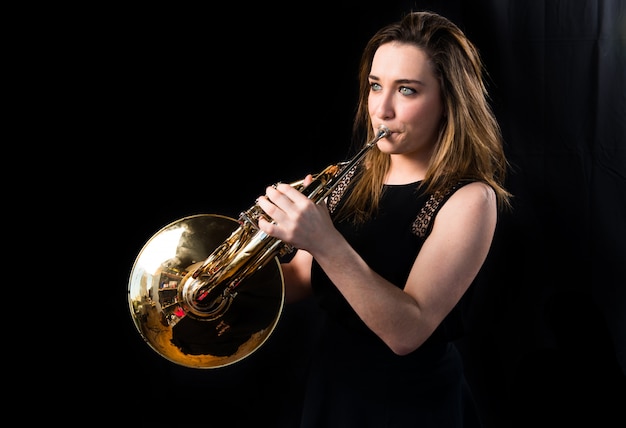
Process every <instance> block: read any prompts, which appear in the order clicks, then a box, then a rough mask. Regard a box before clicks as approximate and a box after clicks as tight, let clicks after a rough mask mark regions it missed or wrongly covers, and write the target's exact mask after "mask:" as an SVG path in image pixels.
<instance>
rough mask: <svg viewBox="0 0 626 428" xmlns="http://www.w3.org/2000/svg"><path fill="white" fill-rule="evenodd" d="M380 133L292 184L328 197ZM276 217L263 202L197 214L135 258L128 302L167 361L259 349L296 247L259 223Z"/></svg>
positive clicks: (204, 363)
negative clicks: (234, 214)
mask: <svg viewBox="0 0 626 428" xmlns="http://www.w3.org/2000/svg"><path fill="white" fill-rule="evenodd" d="M389 134H390V131H389V129H388V128H387V127H385V126H381V127H380V128H379V130H378V132H377V134H376V136H375V137H374V138H373V139H372V140H371V141H369V142H368V143H367V144H366V145H365V146H363V147H362V148H361V150H360V151H359V152H358V153H357V154H356V155H355V156H354V157H353V158H352V159H350V160H348V161H345V162H340V163H337V164H333V165H330V166H328V167H326V168H325V169H324V170H323V171H322V172H320V173H319V174H317V175H314V176H313V181H312V182H311V183H310V184H309V185H307V186H304V185H303V181H298V182H294V183H291V186H293V187H294V188H296V189H298V190H299V191H300V192H301V193H302V194H304V195H306V196H307V197H308V198H309V199H311V200H313V201H314V202H315V203H319V202H321V201H323V200H324V199H325V198H326V197H327V196H328V195H329V194H330V193H331V192H332V191H333V190H334V189H335V188H336V186H337V185H338V184H339V183H340V182H341V180H342V178H344V176H345V175H346V174H347V173H348V172H350V171H351V170H352V169H354V167H355V166H356V165H357V164H358V163H360V162H361V160H362V159H363V157H364V155H365V153H366V152H367V151H368V150H369V149H370V148H371V147H373V146H374V145H375V144H376V143H377V142H378V140H380V139H381V138H384V137H386V136H388V135H389ZM261 217H263V218H265V219H267V220H268V221H272V220H271V219H270V218H269V217H268V216H267V215H266V214H265V213H264V212H263V210H262V209H261V208H260V207H259V206H258V205H256V204H255V205H253V206H252V207H251V208H249V209H248V210H246V211H243V212H242V213H241V214H240V215H239V218H238V219H234V218H230V217H227V216H223V215H216V214H198V215H192V216H188V217H184V218H182V219H179V220H176V221H174V222H172V223H170V224H168V225H166V226H165V227H163V228H162V229H160V230H159V231H158V232H157V233H156V234H154V235H153V236H152V237H151V238H150V239H149V240H148V241H147V242H146V243H145V245H144V246H143V248H142V249H141V251H140V252H139V254H138V256H137V258H136V259H135V262H134V264H133V267H132V270H131V273H130V277H129V281H128V303H129V309H130V312H131V317H132V319H133V322H134V325H135V327H136V328H137V330H138V332H139V334H140V335H141V337H142V338H143V340H144V341H145V342H146V343H147V344H148V345H149V346H150V347H151V348H152V349H153V350H154V351H156V352H157V353H158V354H160V355H161V356H162V357H164V358H166V359H167V360H169V361H171V362H173V363H175V364H178V365H181V366H186V367H191V368H202V369H205V368H218V367H224V366H227V365H230V364H233V363H235V362H238V361H240V360H242V359H243V358H246V357H248V356H249V355H251V354H252V353H254V352H255V351H256V350H257V349H258V348H260V347H261V346H262V345H263V344H264V343H265V342H266V341H267V339H268V338H269V337H270V335H271V334H272V332H273V331H274V329H275V327H276V325H277V324H278V321H279V319H280V315H281V313H282V310H283V302H284V295H285V288H284V287H285V284H284V278H283V274H282V270H281V266H280V257H282V256H285V255H287V254H289V253H290V252H292V251H293V250H294V248H293V247H291V246H290V245H288V244H286V243H285V242H283V241H281V240H279V239H276V238H273V237H271V236H269V235H267V234H265V233H264V232H262V231H261V230H260V229H259V228H258V220H259V218H261Z"/></svg>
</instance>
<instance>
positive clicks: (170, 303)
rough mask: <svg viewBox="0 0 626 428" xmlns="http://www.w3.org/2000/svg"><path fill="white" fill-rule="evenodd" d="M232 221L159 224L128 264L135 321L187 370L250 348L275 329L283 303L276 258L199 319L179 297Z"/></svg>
mask: <svg viewBox="0 0 626 428" xmlns="http://www.w3.org/2000/svg"><path fill="white" fill-rule="evenodd" d="M238 226H239V222H238V221H237V220H235V219H233V218H230V217H226V216H221V215H214V214H199V215H194V216H189V217H185V218H182V219H179V220H177V221H174V222H172V223H170V224H168V225H167V226H165V227H163V228H162V229H161V230H160V231H158V232H157V233H156V234H155V235H153V236H152V238H150V239H149V240H148V241H147V243H146V244H145V245H144V247H143V248H142V250H141V251H140V253H139V255H138V256H137V258H136V260H135V263H134V265H133V267H132V270H131V274H130V277H129V278H130V279H129V284H128V303H129V306H130V313H131V317H132V319H133V322H134V325H135V327H136V328H137V330H138V331H139V333H140V335H141V336H142V338H143V339H144V340H145V341H146V342H147V343H148V345H150V347H151V348H152V349H153V350H155V351H156V352H157V353H158V354H160V355H161V356H163V357H165V358H166V359H168V360H170V361H171V362H173V363H176V364H179V365H182V366H186V367H191V368H218V367H223V366H227V365H230V364H233V363H235V362H237V361H240V360H242V359H243V358H245V357H247V356H249V355H250V354H252V353H253V352H255V351H256V350H257V349H258V348H259V347H261V345H262V344H263V343H265V342H266V340H267V339H268V338H269V337H270V335H271V334H272V332H273V331H274V329H275V327H276V325H277V324H278V320H279V318H280V314H281V312H282V309H283V302H284V294H285V288H284V278H283V274H282V270H281V267H280V262H279V260H278V258H277V257H274V259H273V260H272V261H270V262H269V263H267V264H265V265H264V266H263V267H262V268H260V269H258V270H257V271H256V272H254V273H253V274H252V275H251V276H249V277H247V278H246V279H245V280H243V281H242V282H241V284H240V285H238V286H237V289H236V293H233V294H232V295H230V296H229V301H228V308H227V310H224V311H222V312H219V313H218V315H217V316H210V317H208V316H207V317H204V316H203V314H202V312H197V311H196V312H194V311H193V307H192V306H193V305H192V303H193V302H188V301H187V300H186V295H187V294H185V292H184V290H183V289H184V288H185V284H189V282H190V281H193V279H191V277H192V273H193V272H194V271H195V270H196V269H197V268H198V266H200V265H202V263H203V261H204V260H205V259H207V257H208V256H209V255H210V254H211V253H212V252H213V251H214V250H215V249H216V248H217V247H218V246H220V245H221V244H222V243H223V242H224V241H225V240H226V239H227V238H228V237H229V236H230V235H231V234H232V233H233V231H234V230H235V229H237V227H238Z"/></svg>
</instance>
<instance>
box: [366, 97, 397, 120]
mask: <svg viewBox="0 0 626 428" xmlns="http://www.w3.org/2000/svg"><path fill="white" fill-rule="evenodd" d="M370 102H372V104H373V105H372V107H373V110H372V113H374V115H375V117H377V118H378V119H382V120H388V119H390V118H392V117H393V116H394V115H395V111H394V108H393V97H392V96H391V94H385V93H381V92H379V93H377V94H376V96H375V97H374V98H373V99H371V100H370Z"/></svg>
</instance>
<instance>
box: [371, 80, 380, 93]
mask: <svg viewBox="0 0 626 428" xmlns="http://www.w3.org/2000/svg"><path fill="white" fill-rule="evenodd" d="M380 89H381V88H380V84H379V83H376V82H371V83H370V90H371V91H373V92H378V91H380Z"/></svg>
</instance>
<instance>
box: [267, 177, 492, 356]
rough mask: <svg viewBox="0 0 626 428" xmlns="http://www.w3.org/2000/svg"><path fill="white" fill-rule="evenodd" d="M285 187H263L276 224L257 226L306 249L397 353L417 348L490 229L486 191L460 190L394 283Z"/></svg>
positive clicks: (467, 275) (461, 283)
mask: <svg viewBox="0 0 626 428" xmlns="http://www.w3.org/2000/svg"><path fill="white" fill-rule="evenodd" d="M287 187H288V186H286V185H284V186H283V185H279V186H278V188H277V189H268V197H269V198H270V199H271V201H272V202H273V203H274V204H275V205H274V204H272V202H270V201H268V200H267V199H266V198H262V199H263V200H262V201H261V200H260V201H259V204H262V208H263V209H264V210H266V212H268V214H269V215H270V216H271V217H272V218H274V219H275V220H276V223H277V224H269V223H267V222H260V223H259V226H260V227H261V228H262V230H264V231H265V232H266V233H269V234H274V235H275V236H278V237H279V238H280V239H283V240H284V241H286V242H290V243H292V245H294V246H296V247H297V248H304V249H306V250H307V251H308V252H309V253H310V254H311V255H312V256H313V257H314V258H315V259H316V260H317V262H318V263H319V264H320V266H321V267H322V269H323V270H324V271H325V272H326V274H327V275H328V277H329V278H330V280H331V281H332V282H333V283H334V284H335V285H336V286H337V288H338V289H339V291H340V292H341V293H342V294H343V295H344V296H345V298H346V300H347V301H348V302H349V303H350V305H351V306H352V307H353V308H354V310H355V311H356V312H357V314H358V315H359V316H360V317H361V319H362V320H363V321H364V322H365V323H366V324H367V326H368V327H369V328H370V329H371V330H372V331H373V332H374V333H376V334H377V335H378V336H379V337H380V338H381V339H382V340H383V341H384V342H385V343H386V344H387V345H388V346H389V348H390V349H392V350H393V352H395V353H397V354H399V355H404V354H407V353H409V352H411V351H413V350H415V349H416V348H418V347H419V346H420V345H421V344H422V343H423V342H424V341H425V340H426V339H427V338H428V337H429V336H430V335H431V334H432V332H433V331H434V330H435V328H436V327H437V326H438V325H439V324H440V323H441V321H442V320H443V319H444V318H445V316H446V315H447V314H448V313H449V312H450V310H451V309H452V308H453V307H454V305H455V304H456V303H457V302H458V301H459V299H460V298H461V296H462V295H463V293H464V292H465V291H466V290H467V288H468V287H469V285H470V284H471V282H472V280H473V279H474V278H475V276H476V274H477V273H478V271H479V269H480V267H481V266H482V264H483V262H484V260H485V258H486V256H487V253H488V251H489V248H490V246H491V241H492V238H493V233H494V230H495V224H496V218H497V211H496V201H495V195H494V193H493V190H492V189H490V188H489V187H488V186H486V185H484V184H481V183H472V184H468V185H466V186H464V187H463V188H461V189H459V190H458V191H457V192H456V193H455V194H454V195H452V196H451V197H450V199H449V200H448V201H447V202H446V204H445V205H444V206H443V207H442V208H441V211H440V212H439V213H438V215H437V217H436V219H435V223H434V227H433V231H432V233H431V235H430V236H429V237H428V239H427V240H426V241H425V243H424V246H423V247H422V250H421V251H420V253H419V255H418V257H417V258H416V260H415V263H414V265H413V267H412V269H411V272H410V274H409V277H408V280H407V283H406V284H405V287H404V289H400V288H398V287H396V286H395V285H393V284H391V283H390V282H388V281H387V280H385V279H384V278H382V277H381V276H380V275H378V274H377V273H376V272H374V271H373V270H372V269H370V268H369V266H368V265H367V264H366V263H365V262H364V261H363V259H362V258H361V257H360V255H359V254H357V253H356V251H354V249H353V248H352V247H351V246H350V245H349V244H348V242H347V241H346V240H345V239H344V238H343V236H342V235H341V234H340V233H339V232H338V231H337V230H336V229H335V228H334V227H333V226H332V222H331V220H330V217H329V216H328V212H327V210H326V207H325V206H323V205H314V204H312V203H311V201H309V200H308V199H306V198H305V197H303V196H302V195H300V194H299V193H298V192H297V191H296V190H294V189H291V190H293V192H292V191H291V190H290V189H288V188H287ZM294 192H295V193H294Z"/></svg>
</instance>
